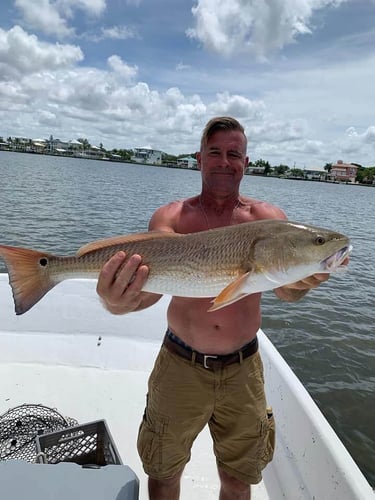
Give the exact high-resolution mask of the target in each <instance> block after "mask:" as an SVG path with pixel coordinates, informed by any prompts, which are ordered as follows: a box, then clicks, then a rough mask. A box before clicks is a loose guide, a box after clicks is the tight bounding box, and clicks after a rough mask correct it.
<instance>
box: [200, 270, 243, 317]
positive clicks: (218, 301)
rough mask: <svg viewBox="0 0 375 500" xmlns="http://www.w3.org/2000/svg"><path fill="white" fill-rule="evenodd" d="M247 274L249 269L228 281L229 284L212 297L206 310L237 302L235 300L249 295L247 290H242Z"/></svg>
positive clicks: (215, 309) (213, 309)
mask: <svg viewBox="0 0 375 500" xmlns="http://www.w3.org/2000/svg"><path fill="white" fill-rule="evenodd" d="M249 276H250V271H249V272H247V273H244V274H241V276H239V277H238V278H236V279H235V280H234V281H232V282H231V283H229V285H228V286H226V287H225V288H224V289H223V290H222V291H221V292H220V293H219V295H217V296H216V297H215V298H214V300H213V301H212V306H211V307H210V308H209V309H208V312H212V311H217V310H218V309H221V308H222V307H225V306H229V304H233V303H234V302H237V300H240V299H242V298H243V297H245V296H246V295H249V293H248V292H245V291H244V286H245V284H246V283H247V280H248V278H249Z"/></svg>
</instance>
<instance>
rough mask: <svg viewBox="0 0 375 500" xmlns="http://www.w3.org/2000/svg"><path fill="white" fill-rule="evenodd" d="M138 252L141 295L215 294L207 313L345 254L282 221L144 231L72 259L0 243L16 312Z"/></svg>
mask: <svg viewBox="0 0 375 500" xmlns="http://www.w3.org/2000/svg"><path fill="white" fill-rule="evenodd" d="M120 250H122V251H124V252H126V254H127V256H128V257H130V256H131V255H132V254H134V253H136V254H140V255H141V256H142V262H143V263H144V264H145V265H147V266H148V267H149V270H150V271H149V277H148V279H147V281H146V283H145V286H144V288H143V290H144V291H150V292H155V293H162V294H164V293H165V294H170V295H178V296H182V297H216V298H215V300H214V305H213V307H212V308H211V310H215V309H219V308H220V307H224V306H226V305H229V304H230V303H233V302H235V301H236V300H240V298H242V297H243V296H246V295H249V294H251V293H257V292H262V291H265V290H270V289H273V288H277V287H279V286H283V285H285V284H290V283H292V282H294V281H297V280H299V279H303V278H305V277H307V276H310V275H311V274H314V273H316V272H332V271H334V270H335V269H336V268H337V267H339V266H340V265H341V263H342V262H343V260H344V259H345V258H346V256H347V255H348V254H349V252H350V250H351V246H350V243H349V238H347V237H346V236H345V235H342V234H340V233H337V232H334V231H331V230H328V229H323V228H319V227H315V226H309V225H304V224H300V223H294V222H290V221H285V220H262V221H255V222H246V223H242V224H238V225H235V226H228V227H222V228H217V229H212V230H207V231H202V232H198V233H190V234H184V235H180V234H176V233H169V232H168V233H167V232H165V233H160V232H148V233H138V234H134V235H128V236H121V237H114V238H108V239H105V240H99V241H95V242H93V243H89V244H87V245H85V246H83V247H82V248H80V249H79V250H78V252H77V254H76V256H68V257H58V256H55V255H51V254H48V253H43V252H39V251H35V250H30V249H23V248H17V247H8V246H4V245H0V256H1V257H2V258H3V259H4V260H5V262H6V265H7V269H8V273H9V277H10V284H11V287H12V291H13V298H14V302H15V309H16V313H17V314H23V313H24V312H26V311H27V310H28V309H30V308H31V307H33V305H34V304H35V303H36V302H38V301H39V300H40V299H41V298H42V297H43V296H44V295H45V294H46V293H47V292H48V291H49V290H50V289H51V288H53V287H54V286H55V285H56V284H57V283H59V282H60V281H63V280H65V279H69V278H82V277H94V278H97V277H98V274H99V272H100V270H101V268H102V267H103V265H104V263H105V262H107V260H108V259H109V258H110V257H112V256H113V255H114V254H115V253H116V252H118V251H120Z"/></svg>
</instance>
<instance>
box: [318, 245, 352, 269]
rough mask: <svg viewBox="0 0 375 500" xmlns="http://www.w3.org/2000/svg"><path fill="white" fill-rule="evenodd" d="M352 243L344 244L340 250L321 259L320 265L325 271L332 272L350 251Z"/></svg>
mask: <svg viewBox="0 0 375 500" xmlns="http://www.w3.org/2000/svg"><path fill="white" fill-rule="evenodd" d="M352 249H353V247H352V245H346V246H344V247H342V248H341V249H340V250H338V251H337V252H335V253H334V254H332V255H330V256H329V257H327V258H326V259H324V260H322V262H321V265H322V267H323V269H324V270H325V271H328V272H332V271H335V270H336V269H337V268H339V267H340V266H341V264H342V263H343V261H344V260H345V259H346V257H348V255H349V254H350V252H351V251H352Z"/></svg>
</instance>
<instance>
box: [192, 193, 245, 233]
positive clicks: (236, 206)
mask: <svg viewBox="0 0 375 500" xmlns="http://www.w3.org/2000/svg"><path fill="white" fill-rule="evenodd" d="M239 206H240V200H237V203H236V204H235V206H234V207H233V209H232V215H231V217H230V221H229V224H226V225H227V226H231V225H232V222H233V215H234V212H235V210H236V209H237V208H238V207H239ZM199 208H200V209H201V211H202V213H203V215H204V218H205V220H206V225H207V229H213V228H212V227H211V226H210V223H209V221H208V216H207V212H206V210H205V209H204V207H203V204H202V195H201V194H200V195H199Z"/></svg>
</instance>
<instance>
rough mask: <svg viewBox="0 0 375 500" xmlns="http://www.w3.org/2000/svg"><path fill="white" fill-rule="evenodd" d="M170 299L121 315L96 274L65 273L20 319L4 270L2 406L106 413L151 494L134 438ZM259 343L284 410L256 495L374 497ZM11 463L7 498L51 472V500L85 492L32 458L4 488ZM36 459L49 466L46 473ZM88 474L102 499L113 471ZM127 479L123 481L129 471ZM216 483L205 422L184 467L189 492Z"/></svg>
mask: <svg viewBox="0 0 375 500" xmlns="http://www.w3.org/2000/svg"><path fill="white" fill-rule="evenodd" d="M167 302H168V298H167V297H164V298H163V299H162V300H161V301H159V302H158V303H157V304H155V305H154V306H153V307H151V308H149V309H146V310H144V311H142V312H138V313H132V314H129V315H124V316H115V315H111V314H109V313H108V312H106V311H105V310H104V309H103V308H102V307H101V305H100V304H99V299H98V297H97V295H96V293H95V281H93V280H76V281H66V282H64V283H62V284H60V285H58V287H56V289H55V290H54V291H53V292H51V293H50V294H48V296H46V298H45V299H44V300H43V301H42V302H40V303H39V304H37V305H36V306H35V308H33V309H32V310H31V311H29V312H28V313H27V314H25V315H24V316H21V317H20V316H16V315H15V314H14V311H13V301H12V298H11V292H10V289H9V286H8V277H7V275H5V274H1V275H0V414H4V413H5V412H6V411H7V410H8V409H9V408H13V407H16V406H18V405H21V404H23V403H28V404H36V403H37V404H42V405H45V406H47V407H49V408H54V409H56V410H58V411H59V412H60V413H61V414H62V415H65V416H67V417H70V418H74V419H76V420H77V421H78V422H79V423H80V424H84V423H85V422H91V421H95V420H98V419H104V420H105V421H106V422H107V425H108V427H109V429H110V431H111V434H112V437H113V440H114V442H115V445H116V447H117V449H118V451H119V453H120V456H121V458H122V462H123V463H124V464H127V466H129V467H130V468H131V469H132V471H134V472H135V474H136V475H137V476H138V478H139V480H140V496H139V498H140V499H142V500H145V499H146V498H147V486H146V481H147V478H146V476H145V474H144V473H143V471H142V467H141V463H140V460H139V458H138V454H137V451H136V438H137V432H138V427H139V423H140V421H141V418H142V413H143V409H144V405H145V397H146V392H147V379H148V375H149V372H150V370H151V368H152V365H153V361H154V359H155V357H156V355H157V352H158V349H159V347H160V344H161V341H162V337H163V333H164V330H165V328H166V319H165V317H166V316H165V310H166V306H167ZM259 342H260V349H261V353H262V358H263V363H264V368H265V377H266V392H267V399H268V402H269V404H270V405H271V406H272V407H273V412H274V414H275V416H276V424H277V444H276V450H275V457H274V459H273V461H272V463H271V464H270V465H268V466H267V468H266V469H265V471H264V474H263V477H264V479H263V481H262V483H260V484H259V485H256V486H255V487H253V494H252V500H281V499H286V500H312V499H315V500H370V499H372V500H373V499H374V498H375V495H374V493H373V490H372V488H371V487H370V485H369V484H368V482H367V481H366V479H365V477H364V476H363V475H362V473H361V471H360V470H359V468H358V467H357V465H356V464H355V462H354V461H353V459H352V458H351V456H350V455H349V453H348V451H347V450H346V448H345V447H344V445H343V444H342V442H341V441H340V440H339V438H338V437H337V435H336V434H335V432H334V431H333V429H332V428H331V427H330V425H329V424H328V422H327V421H326V420H325V418H324V417H323V415H322V413H321V412H320V411H319V409H318V407H317V406H316V405H315V403H314V402H313V400H312V399H311V397H310V396H309V394H308V393H307V391H306V390H305V388H304V387H303V386H302V384H301V383H300V382H299V380H298V379H297V377H296V376H295V375H294V374H293V372H292V371H291V369H290V368H289V366H288V365H287V363H286V362H285V361H284V360H283V358H282V357H281V356H280V354H279V353H278V351H277V350H276V349H275V348H274V346H273V345H272V344H271V342H270V341H269V340H268V338H267V337H266V335H265V334H264V333H263V332H259ZM19 425H20V426H21V424H19ZM0 429H1V418H0ZM2 445H4V436H3V437H2V436H1V435H0V457H1V456H2V452H1V450H2V448H1V446H2ZM9 446H11V443H10V444H9ZM4 463H5V462H0V482H1V484H2V493H1V498H4V499H7V500H8V499H9V500H21V499H22V500H24V498H26V497H25V496H22V493H20V492H21V490H22V488H25V485H27V484H29V483H27V480H29V481H31V482H30V488H29V490H28V494H27V498H28V499H34V498H37V497H36V496H35V495H34V494H33V492H36V491H40V488H41V487H42V486H43V485H42V482H45V481H46V477H47V478H48V477H51V484H49V485H48V491H49V493H50V494H51V497H48V500H49V498H51V499H52V498H54V499H55V498H56V499H57V498H58V499H60V497H57V496H56V497H55V496H52V495H53V492H54V491H55V490H56V489H58V488H60V490H62V491H69V495H70V496H69V497H61V498H71V499H73V498H77V499H78V498H82V499H83V498H84V497H83V496H79V495H78V493H77V491H78V490H77V491H76V494H77V497H74V488H79V484H80V482H79V481H78V480H77V482H76V483H71V482H67V481H66V477H67V475H66V474H67V472H69V471H70V469H67V468H66V467H65V468H63V467H64V465H65V464H59V465H48V466H44V465H43V466H41V465H35V464H33V465H31V464H27V467H28V468H27V469H24V471H25V470H27V471H29V474H28V475H27V477H26V475H25V477H23V478H22V477H18V476H17V477H18V480H14V481H12V482H11V493H10V494H9V495H8V496H6V493H4V488H5V487H6V485H7V484H9V478H10V477H11V476H10V475H9V474H10V471H12V469H15V468H16V467H17V464H15V463H7V468H6V469H5V468H4V467H2V466H1V465H2V464H4ZM38 467H39V468H40V467H44V469H43V471H44V476H43V475H41V474H39V473H38V472H39V471H40V470H41V469H38ZM74 467H79V466H74ZM110 467H111V468H112V469H108V471H112V472H115V471H116V470H117V469H116V467H123V466H121V465H111V466H110ZM113 468H115V469H113ZM79 469H80V470H81V468H79ZM104 469H107V467H104ZM17 470H18V469H17ZM121 473H122V472H121ZM82 475H84V477H85V478H86V480H87V481H91V482H92V483H91V484H92V486H93V488H92V489H93V493H92V495H93V496H90V499H92V498H94V499H95V500H96V498H99V497H96V496H95V491H99V483H100V482H101V481H105V475H104V474H103V473H102V472H101V469H96V470H92V469H90V470H89V472H87V470H84V469H82ZM120 476H121V474H120ZM121 477H124V481H125V475H124V476H121ZM7 478H8V483H7ZM52 478H53V479H52ZM44 484H45V483H44ZM108 484H110V486H111V488H112V490H111V492H109V490H108V495H107V496H106V497H105V498H106V500H122V499H127V500H134V498H137V497H136V496H125V495H126V494H129V495H130V493H129V492H128V493H126V489H125V487H124V486H122V487H119V490H118V492H116V493H113V488H115V486H114V483H113V481H110V482H108ZM4 485H5V486H4ZM101 486H103V484H102V485H101ZM5 491H7V490H5ZM218 491H219V484H218V476H217V471H216V465H215V460H214V456H213V453H212V443H211V438H210V436H209V433H208V432H207V429H205V430H204V431H203V433H202V434H201V435H200V436H199V437H198V439H197V441H196V443H195V444H194V447H193V452H192V459H191V462H190V463H189V464H188V465H187V467H186V469H185V472H184V474H183V478H182V488H181V499H182V500H184V499H185V500H191V499H194V500H210V499H217V498H218ZM4 495H5V496H4ZM44 498H47V497H44Z"/></svg>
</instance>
